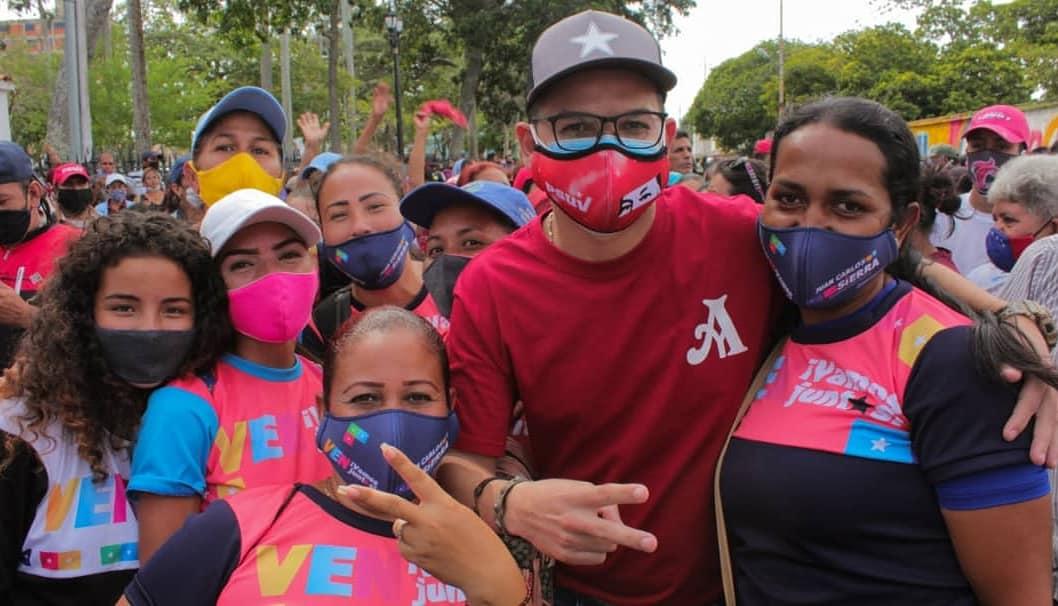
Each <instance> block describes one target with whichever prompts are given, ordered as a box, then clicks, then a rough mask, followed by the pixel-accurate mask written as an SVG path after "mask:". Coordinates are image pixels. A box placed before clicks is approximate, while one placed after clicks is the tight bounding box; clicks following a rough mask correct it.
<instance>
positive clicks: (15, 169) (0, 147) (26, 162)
mask: <svg viewBox="0 0 1058 606" xmlns="http://www.w3.org/2000/svg"><path fill="white" fill-rule="evenodd" d="M32 178H33V162H32V161H31V160H30V159H29V156H27V155H26V152H25V150H23V149H22V147H20V146H19V145H18V144H17V143H12V142H11V141H0V183H25V182H26V181H29V180H30V179H32Z"/></svg>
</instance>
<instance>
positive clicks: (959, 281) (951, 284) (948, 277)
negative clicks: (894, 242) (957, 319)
mask: <svg viewBox="0 0 1058 606" xmlns="http://www.w3.org/2000/svg"><path fill="white" fill-rule="evenodd" d="M922 275H924V276H925V277H927V278H929V279H930V280H932V281H933V282H934V283H936V285H937V286H939V287H940V288H941V290H943V291H944V292H946V293H948V294H950V295H951V296H953V297H955V298H956V299H958V300H959V301H961V302H962V303H963V304H964V305H966V306H967V307H969V308H970V309H972V310H974V311H976V312H978V313H984V312H989V311H999V310H1000V309H1003V307H1005V306H1006V304H1007V302H1006V301H1004V300H1003V299H1000V298H999V297H997V296H995V295H992V294H989V293H988V291H986V290H984V289H983V288H981V287H979V286H977V285H976V284H974V283H973V282H971V281H969V280H967V279H966V278H964V277H963V276H962V275H961V274H960V273H959V272H956V271H952V270H951V269H949V268H947V267H945V266H943V265H941V264H940V263H932V262H925V263H922Z"/></svg>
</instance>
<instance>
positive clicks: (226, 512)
mask: <svg viewBox="0 0 1058 606" xmlns="http://www.w3.org/2000/svg"><path fill="white" fill-rule="evenodd" d="M240 548H241V537H240V536H239V523H238V521H237V520H236V519H235V513H234V512H233V511H232V510H231V507H229V506H228V504H227V503H225V502H224V501H216V502H214V503H213V504H212V505H210V506H209V507H208V508H207V509H206V511H204V512H203V513H200V514H198V515H196V516H193V517H191V518H190V519H189V520H188V521H187V522H186V523H185V524H184V526H183V528H181V529H180V530H179V531H178V532H177V533H176V534H174V535H173V536H172V537H171V538H170V539H169V540H168V541H166V542H165V545H162V548H161V549H159V550H158V552H157V553H155V554H154V556H153V557H152V558H151V559H150V560H149V561H148V562H147V564H146V566H144V567H143V568H140V570H139V572H137V573H136V576H135V577H134V578H133V579H132V583H130V584H129V586H128V587H126V588H125V598H126V599H127V600H128V601H129V604H132V606H167V605H169V604H172V605H173V606H195V605H199V604H201V605H202V606H205V605H207V604H209V605H212V604H216V603H217V597H218V596H219V595H220V593H221V591H223V590H224V587H225V585H227V584H228V579H229V578H231V574H232V572H233V571H234V570H235V567H236V566H237V565H238V563H239V549H240Z"/></svg>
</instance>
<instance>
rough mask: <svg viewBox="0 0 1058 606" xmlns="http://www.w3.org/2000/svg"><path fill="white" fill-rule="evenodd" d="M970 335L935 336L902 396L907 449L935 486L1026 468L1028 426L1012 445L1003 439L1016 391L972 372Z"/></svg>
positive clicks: (960, 330) (948, 332)
mask: <svg viewBox="0 0 1058 606" xmlns="http://www.w3.org/2000/svg"><path fill="white" fill-rule="evenodd" d="M972 330H973V329H972V327H970V326H959V327H955V328H948V329H945V330H942V331H940V332H938V333H937V334H936V335H934V336H933V338H932V339H931V340H930V342H929V343H927V344H926V346H925V347H924V348H923V349H922V353H921V354H920V355H919V357H918V360H917V361H916V363H915V366H914V368H913V369H912V371H911V376H910V378H909V379H908V384H907V389H906V390H905V392H904V414H905V415H906V416H907V418H908V420H909V421H910V424H911V448H912V450H913V452H914V454H915V456H916V458H917V459H918V463H919V466H920V467H921V468H922V470H923V471H924V472H925V474H926V478H927V480H928V481H929V482H930V483H931V484H933V485H935V486H936V485H937V484H940V483H941V482H945V481H948V480H953V479H955V478H960V477H964V476H969V475H973V474H979V473H982V472H986V471H991V470H995V469H998V468H1001V467H1008V466H1013V465H1022V464H1025V463H1030V460H1029V444H1030V442H1031V440H1032V429H1031V426H1030V427H1029V428H1026V430H1025V431H1023V432H1021V435H1020V436H1018V437H1017V438H1016V439H1015V440H1014V441H1012V442H1007V441H1006V440H1004V439H1003V426H1004V425H1005V424H1006V421H1007V419H1008V418H1009V417H1010V414H1011V413H1012V412H1013V410H1014V403H1015V401H1016V400H1017V395H1018V386H1017V385H1009V384H1006V383H1003V382H1002V381H1001V380H1000V379H998V378H996V379H994V380H993V379H991V378H990V377H986V376H984V375H983V373H981V372H980V371H979V370H978V369H977V367H976V365H975V363H974V359H973V349H974V345H973V336H972Z"/></svg>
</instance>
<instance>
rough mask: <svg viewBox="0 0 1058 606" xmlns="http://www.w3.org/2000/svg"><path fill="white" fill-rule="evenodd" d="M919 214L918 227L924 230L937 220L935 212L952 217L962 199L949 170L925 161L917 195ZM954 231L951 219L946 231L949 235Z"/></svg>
mask: <svg viewBox="0 0 1058 606" xmlns="http://www.w3.org/2000/svg"><path fill="white" fill-rule="evenodd" d="M918 202H919V207H920V208H921V211H922V212H921V214H920V215H919V219H918V227H919V229H921V230H922V231H924V232H929V231H930V230H932V229H933V224H934V223H936V222H937V213H938V212H941V213H944V214H946V215H948V216H950V217H952V218H954V217H955V214H956V213H958V212H959V207H960V205H961V204H962V200H960V199H959V194H957V193H956V192H955V180H954V179H953V178H952V174H951V171H950V170H948V169H944V168H937V167H935V166H933V165H932V164H929V163H927V166H926V172H925V173H923V175H922V188H921V191H920V192H919V196H918ZM954 231H955V222H954V221H952V223H951V228H950V230H949V232H948V235H949V236H950V235H951V234H952V232H954Z"/></svg>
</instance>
